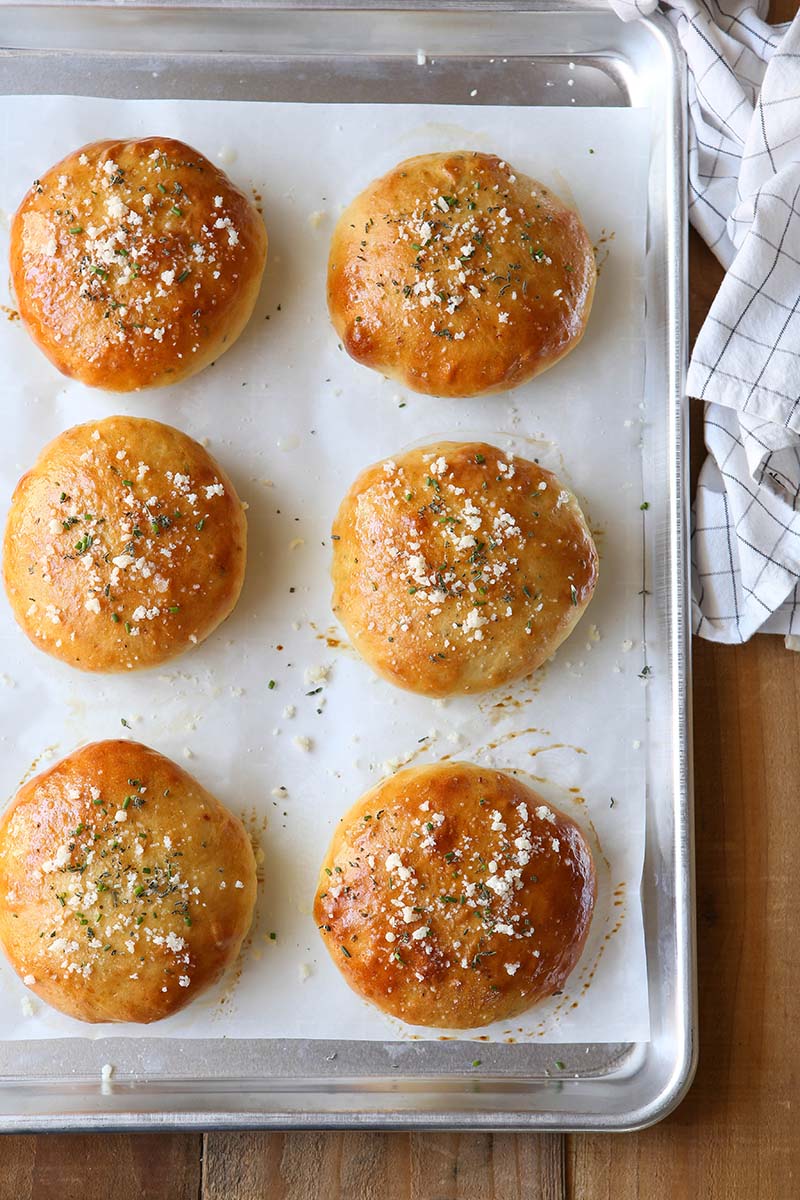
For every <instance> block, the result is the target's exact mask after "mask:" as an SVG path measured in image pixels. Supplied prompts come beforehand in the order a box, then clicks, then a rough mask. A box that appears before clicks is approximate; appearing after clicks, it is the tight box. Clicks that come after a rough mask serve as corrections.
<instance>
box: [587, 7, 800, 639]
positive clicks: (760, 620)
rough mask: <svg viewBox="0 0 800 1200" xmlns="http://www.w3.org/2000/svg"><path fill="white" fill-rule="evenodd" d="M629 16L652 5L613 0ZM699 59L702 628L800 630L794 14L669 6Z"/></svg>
mask: <svg viewBox="0 0 800 1200" xmlns="http://www.w3.org/2000/svg"><path fill="white" fill-rule="evenodd" d="M611 4H612V6H613V8H614V9H615V10H616V11H617V13H619V15H620V16H621V17H623V18H624V19H625V20H630V19H632V18H634V17H637V16H644V15H646V14H648V13H650V12H652V11H653V10H654V9H655V7H656V0H611ZM662 8H664V10H665V11H666V12H667V13H668V14H669V17H670V19H671V20H672V21H673V23H674V24H675V27H676V29H677V31H678V35H679V37H680V40H681V43H682V45H683V48H684V50H685V52H686V57H687V60H688V64H689V108H690V122H689V193H690V198H689V215H690V219H691V221H692V224H693V225H694V226H695V228H696V229H697V230H698V231H699V233H700V234H701V235H702V237H703V238H704V239H705V241H706V242H707V243H708V245H709V246H710V247H711V249H712V250H713V251H714V253H715V254H716V256H717V258H718V259H719V260H720V262H721V263H722V264H723V266H725V267H726V269H727V274H726V276H725V279H724V281H723V283H722V286H721V288H720V290H719V293H718V294H717V297H716V299H715V300H714V303H713V304H712V306H711V311H710V313H709V315H708V317H707V319H706V322H705V324H704V325H703V328H702V329H701V330H700V334H699V336H698V338H697V342H696V344H695V347H694V352H693V354H692V359H691V363H690V365H689V375H688V383H687V386H688V392H689V395H690V396H696V397H699V399H701V400H704V401H705V402H706V407H705V440H706V447H707V449H708V452H709V453H708V458H707V459H706V462H705V464H704V466H703V469H702V472H701V474H700V480H699V483H698V488H697V496H696V499H695V512H694V518H695V520H694V533H693V542H692V560H693V561H692V566H693V578H692V592H693V606H694V626H695V631H696V632H697V633H699V634H700V635H701V636H702V637H706V638H710V639H711V640H712V641H717V642H741V641H745V640H746V639H747V638H749V637H750V636H751V635H752V634H754V633H755V632H756V630H759V629H761V630H764V631H767V632H774V633H784V634H787V635H791V636H789V637H787V644H789V645H794V646H795V647H796V646H797V645H798V644H800V643H798V642H795V637H797V635H800V16H798V17H796V18H795V20H794V21H793V22H792V24H791V25H776V26H770V25H767V24H766V23H765V20H764V18H765V16H766V12H767V8H768V2H767V0H752V2H751V3H747V2H746V0H727V4H726V5H725V7H723V6H722V5H721V4H718V3H716V0H675V2H673V3H670V4H666V3H665V4H663V5H662Z"/></svg>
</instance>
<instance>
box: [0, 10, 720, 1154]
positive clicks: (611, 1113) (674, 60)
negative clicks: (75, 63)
mask: <svg viewBox="0 0 800 1200" xmlns="http://www.w3.org/2000/svg"><path fill="white" fill-rule="evenodd" d="M45 6H46V7H49V8H63V9H64V10H67V11H69V10H70V9H72V10H73V12H77V11H78V9H79V7H80V8H83V11H84V13H85V12H86V11H87V8H88V6H86V7H85V6H83V5H80V4H79V0H78V3H76V0H61V3H59V4H55V5H42V4H38V3H34V4H29V6H28V7H29V8H31V9H35V8H37V7H38V8H41V7H45ZM0 7H6V8H17V9H19V10H22V8H23V7H25V6H24V5H23V4H20V3H14V2H13V0H12V3H11V4H5V5H0ZM98 7H100V6H99V5H98ZM115 7H116V8H117V11H118V12H119V11H121V10H120V9H119V8H118V7H117V6H115ZM136 7H147V8H152V7H155V4H154V0H144V2H143V3H142V4H140V5H127V6H126V9H125V10H124V11H125V12H126V13H127V14H129V15H130V14H131V13H132V10H133V9H135V8H136ZM192 7H194V6H192ZM214 7H220V8H230V9H232V10H233V11H234V12H235V11H236V10H237V9H239V10H245V11H247V10H249V11H250V12H252V11H254V10H255V9H257V8H262V9H269V8H274V9H280V10H283V11H290V10H291V8H292V7H296V8H298V9H299V8H305V9H308V8H313V7H320V8H325V9H327V10H328V11H329V12H342V13H345V12H352V11H353V10H356V11H357V10H358V9H359V8H363V4H358V3H348V2H347V0H345V2H344V3H342V0H336V2H335V3H327V4H322V5H319V6H315V5H313V4H312V5H296V6H295V5H292V4H291V3H282V2H281V0H278V2H277V3H275V0H273V4H272V5H269V4H264V5H259V4H252V5H243V4H236V3H234V4H232V5H228V4H226V3H225V0H222V3H221V4H217V5H213V4H212V3H209V2H207V0H201V3H200V4H199V5H198V6H197V8H198V11H199V13H200V15H202V13H203V12H206V13H207V12H208V11H210V10H212V9H213V8H214ZM391 7H392V6H381V11H383V12H387V11H389V10H391ZM423 8H424V10H426V11H428V12H431V11H435V10H436V9H447V10H449V11H461V12H467V11H468V12H469V14H470V15H471V16H472V17H473V18H475V17H476V16H479V15H480V14H484V15H487V14H488V13H489V12H492V13H494V14H498V15H499V14H500V13H511V14H519V13H522V14H525V15H533V14H536V17H537V18H538V19H540V20H542V21H546V20H547V18H548V16H550V15H552V14H553V13H565V12H567V11H569V12H570V13H571V14H572V15H573V16H580V14H581V12H584V13H585V14H586V15H587V16H588V15H589V14H590V13H593V12H594V13H596V12H597V11H598V10H602V9H604V8H605V5H604V2H603V0H601V2H600V3H596V2H594V3H593V0H583V3H582V4H581V5H580V8H579V7H578V6H576V5H573V4H567V3H565V2H563V0H555V2H553V0H551V2H550V3H544V4H537V3H536V2H535V0H533V2H532V0H528V2H527V3H514V2H513V0H512V2H506V3H499V4H486V3H481V2H479V3H476V4H470V5H469V6H467V5H466V4H464V3H458V2H453V0H444V3H438V4H435V3H431V4H425V5H423V4H420V3H418V2H417V0H410V3H407V4H406V5H405V6H404V12H405V13H406V14H407V15H408V14H413V13H414V11H415V10H416V11H421V10H422V9H423ZM372 11H373V12H374V11H375V10H372ZM229 15H231V16H233V12H231V13H230V14H229ZM646 25H647V27H648V29H649V31H650V34H651V36H652V38H653V39H654V41H655V42H656V43H657V45H658V51H659V53H660V54H661V55H662V56H663V58H664V59H665V61H666V63H667V68H668V71H669V76H670V82H671V93H670V103H669V105H666V106H665V115H666V119H667V124H668V134H669V137H668V145H667V147H666V148H665V153H666V155H667V163H666V165H667V181H668V199H667V204H666V217H665V226H664V228H663V230H662V231H660V232H661V234H662V236H663V238H664V240H665V245H666V255H665V261H666V263H667V279H666V292H667V304H666V318H667V339H668V345H667V353H666V356H665V364H666V367H667V371H668V388H667V394H668V397H669V400H670V405H671V412H670V414H669V417H670V438H669V445H668V447H667V450H668V465H669V479H668V481H667V482H668V487H669V492H670V496H669V499H670V511H671V521H670V528H669V560H670V565H671V571H670V579H669V588H670V592H671V604H670V611H671V627H670V648H669V649H670V669H671V695H672V706H673V711H672V720H673V730H674V738H673V744H672V759H673V761H672V768H673V778H674V780H675V788H674V793H673V812H672V819H673V824H672V836H671V845H670V853H671V856H672V862H671V866H672V869H673V872H674V880H675V896H674V904H675V913H674V919H675V933H674V947H673V955H674V961H673V962H671V964H670V965H671V966H673V967H674V977H673V979H672V980H671V981H670V984H671V991H672V995H673V1002H672V1003H673V1007H674V1010H675V1014H674V1015H675V1020H674V1027H673V1028H672V1029H671V1033H672V1040H671V1043H670V1045H671V1053H669V1054H668V1055H667V1056H665V1057H666V1061H665V1064H664V1066H665V1070H664V1071H663V1073H662V1078H661V1080H660V1082H659V1086H657V1087H655V1088H653V1089H652V1094H650V1095H648V1096H647V1097H646V1099H645V1100H643V1101H642V1100H639V1103H638V1104H636V1105H635V1106H633V1105H632V1106H630V1107H627V1108H626V1107H625V1105H624V1103H623V1104H619V1101H620V1099H623V1100H624V1092H623V1095H622V1096H620V1095H617V1096H616V1097H615V1103H614V1104H613V1105H611V1104H609V1103H605V1104H603V1102H602V1101H603V1097H602V1096H601V1095H598V1096H597V1097H596V1099H597V1101H598V1103H597V1105H596V1107H587V1106H586V1105H585V1104H584V1105H580V1104H578V1105H576V1106H575V1107H570V1105H569V1104H565V1105H563V1106H559V1108H558V1109H555V1108H545V1107H542V1108H541V1109H537V1110H530V1109H526V1108H522V1107H520V1108H515V1107H514V1106H513V1104H509V1103H508V1101H509V1097H510V1095H511V1094H513V1095H518V1096H520V1097H521V1096H522V1095H525V1094H527V1095H528V1096H529V1097H530V1096H531V1095H532V1094H534V1095H535V1094H536V1093H537V1092H540V1093H541V1098H542V1100H543V1101H545V1102H546V1098H547V1095H548V1092H549V1091H550V1092H551V1093H552V1088H553V1087H554V1086H555V1087H557V1088H558V1091H559V1094H561V1095H562V1096H563V1095H564V1094H565V1093H566V1096H569V1094H570V1093H573V1095H575V1097H576V1099H577V1098H578V1097H579V1096H582V1097H583V1099H584V1101H585V1099H586V1094H587V1089H588V1094H590V1095H591V1090H592V1089H599V1087H600V1085H601V1084H602V1083H603V1081H604V1077H603V1076H602V1075H598V1076H596V1077H594V1078H593V1077H591V1076H583V1077H580V1078H576V1079H570V1078H561V1079H553V1078H547V1077H544V1076H542V1077H535V1078H529V1079H525V1078H523V1077H517V1078H516V1079H512V1078H511V1077H507V1076H498V1077H497V1078H496V1080H492V1079H491V1078H490V1077H487V1076H482V1077H481V1078H480V1080H476V1079H475V1077H474V1076H470V1075H466V1074H465V1075H464V1076H456V1075H450V1076H448V1077H447V1078H446V1079H441V1080H437V1078H436V1077H435V1076H423V1077H418V1078H417V1079H416V1080H414V1079H412V1078H411V1077H410V1076H407V1075H406V1076H403V1075H399V1074H398V1076H395V1077H394V1078H392V1077H386V1078H385V1079H384V1080H379V1079H377V1078H375V1077H373V1078H372V1079H371V1080H370V1085H371V1086H370V1088H369V1090H368V1091H367V1090H365V1089H364V1087H363V1085H364V1082H365V1078H364V1077H350V1078H347V1077H340V1078H338V1079H334V1078H328V1079H324V1078H320V1077H314V1078H309V1079H307V1080H301V1079H298V1078H285V1079H281V1078H273V1079H272V1080H267V1079H264V1080H263V1081H260V1082H261V1083H262V1084H263V1086H259V1081H257V1080H255V1079H253V1078H252V1077H251V1078H245V1077H242V1078H239V1079H233V1078H230V1077H228V1078H226V1079H225V1080H224V1086H219V1085H220V1084H222V1082H223V1080H222V1079H221V1078H220V1077H217V1079H216V1080H215V1079H212V1078H209V1079H206V1080H202V1079H197V1078H189V1077H183V1078H181V1077H180V1076H178V1075H172V1076H171V1077H166V1076H161V1077H160V1078H158V1080H153V1081H152V1082H153V1083H154V1084H155V1086H154V1087H153V1089H152V1090H150V1091H148V1092H147V1093H146V1094H145V1092H144V1091H143V1090H142V1086H141V1084H142V1083H144V1085H145V1087H146V1086H147V1084H148V1080H147V1079H146V1078H145V1079H144V1080H143V1081H142V1080H131V1081H129V1080H128V1079H120V1080H119V1081H118V1082H115V1083H114V1085H113V1086H108V1085H106V1087H102V1086H101V1083H100V1080H99V1077H98V1075H94V1076H93V1077H87V1076H85V1075H80V1074H77V1073H73V1075H72V1078H71V1079H69V1078H67V1079H65V1078H63V1077H62V1079H60V1080H59V1081H58V1082H59V1086H58V1087H57V1086H55V1085H54V1084H53V1083H52V1082H51V1081H48V1080H47V1079H45V1078H44V1077H42V1076H41V1075H40V1076H39V1077H38V1078H33V1077H31V1076H25V1075H24V1074H23V1073H19V1074H17V1073H16V1072H15V1074H14V1075H13V1076H10V1075H7V1076H6V1077H5V1078H4V1079H0V1084H2V1093H3V1095H4V1099H3V1101H2V1103H0V1131H3V1132H25V1131H29V1132H36V1131H58V1130H62V1131H66V1130H77V1129H80V1131H81V1132H86V1131H89V1130H102V1131H111V1130H119V1131H142V1130H145V1129H154V1128H163V1129H212V1128H213V1129H253V1128H262V1129H308V1130H311V1129H356V1128H361V1129H364V1128H374V1129H386V1130H402V1129H413V1128H430V1129H442V1130H445V1129H447V1130H459V1129H487V1130H531V1129H549V1130H561V1131H566V1130H581V1129H586V1130H591V1129H601V1130H609V1131H611V1130H632V1129H641V1128H645V1127H647V1126H648V1125H652V1124H654V1123H655V1122H657V1121H659V1120H661V1119H662V1118H663V1117H665V1116H666V1115H667V1114H668V1113H669V1112H671V1111H672V1110H673V1109H674V1108H675V1107H676V1106H677V1105H678V1104H679V1103H680V1101H681V1100H682V1098H683V1096H684V1095H685V1094H686V1091H687V1090H688V1088H689V1087H690V1085H691V1082H692V1079H693V1077H694V1071H695V1068H696V1062H697V1028H696V1008H697V1004H696V978H695V959H696V950H695V929H694V858H693V807H692V779H691V761H692V760H691V720H690V718H691V700H690V681H691V662H690V654H691V642H690V628H689V615H690V608H689V546H688V540H689V522H688V519H687V518H688V513H689V499H688V421H687V411H686V410H687V401H686V398H685V395H684V375H685V354H686V314H685V308H686V303H685V300H686V280H687V267H686V184H685V178H686V171H685V157H686V146H685V120H684V113H685V78H684V75H685V72H684V66H683V61H682V57H681V53H680V50H679V46H678V42H677V38H676V36H675V33H674V31H673V29H672V26H671V25H670V24H669V22H668V21H667V20H666V19H665V18H663V17H661V16H659V15H655V16H654V17H652V18H649V19H648V20H647V22H646ZM612 28H613V26H612ZM620 28H621V27H620ZM610 48H611V49H613V47H610ZM466 49H467V50H469V49H473V47H467V48H466ZM607 49H608V48H607ZM563 53H564V54H565V55H567V54H568V53H569V49H568V48H565V49H564V51H563ZM576 57H577V52H576ZM649 233H650V235H652V229H651V230H649ZM652 986H654V984H653V982H652V981H651V987H652ZM80 1044H81V1045H84V1043H80ZM98 1044H102V1043H98ZM241 1045H242V1046H245V1045H246V1043H242V1044H241ZM653 1045H654V1043H653V1042H651V1043H647V1044H645V1045H644V1046H643V1047H642V1048H641V1049H642V1053H641V1054H640V1055H639V1068H640V1069H641V1066H642V1064H643V1063H644V1062H645V1060H646V1058H647V1055H648V1049H651V1048H652V1047H653ZM232 1048H233V1047H232V1046H231V1049H232ZM631 1078H633V1076H631ZM404 1084H406V1085H409V1084H410V1085H411V1089H410V1091H409V1090H407V1089H406V1088H404V1087H403V1085H404ZM424 1084H427V1085H428V1086H427V1088H425V1087H424ZM382 1085H383V1086H382ZM415 1085H416V1086H415ZM420 1085H423V1086H420ZM437 1085H439V1090H438V1091H437V1090H436V1089H437ZM442 1085H444V1088H443V1089H442ZM493 1085H494V1086H493ZM203 1086H206V1087H207V1088H208V1090H207V1091H205V1092H204V1091H203V1090H202V1089H203ZM615 1086H616V1087H617V1088H623V1089H624V1087H625V1084H624V1082H620V1081H619V1080H618V1081H617V1082H616V1085H615ZM315 1094H316V1096H317V1097H320V1096H321V1095H322V1096H325V1098H326V1099H327V1102H328V1104H331V1103H335V1102H336V1101H335V1098H337V1097H338V1098H340V1099H341V1100H345V1099H346V1098H347V1097H351V1098H353V1099H356V1100H359V1099H360V1100H361V1101H362V1102H363V1101H365V1100H368V1099H369V1100H372V1101H373V1102H374V1101H378V1100H379V1099H382V1100H383V1103H384V1106H383V1107H378V1106H377V1105H373V1106H372V1107H367V1105H366V1104H363V1103H362V1107H361V1108H360V1109H359V1108H357V1107H346V1106H342V1107H339V1108H332V1107H322V1106H319V1105H318V1104H315V1102H314V1097H315ZM448 1094H449V1096H450V1097H454V1096H456V1095H457V1096H458V1098H459V1101H460V1104H459V1106H458V1107H455V1106H451V1107H449V1106H448V1103H447V1099H448ZM78 1095H80V1096H81V1098H82V1099H83V1100H84V1102H85V1103H84V1104H83V1105H75V1104H74V1103H73V1104H70V1098H73V1099H74V1098H75V1097H76V1096H78ZM233 1095H237V1096H238V1103H232V1102H231V1101H230V1100H228V1102H227V1103H226V1102H225V1099H224V1098H225V1097H229V1096H233ZM259 1095H260V1096H261V1097H263V1098H264V1100H265V1103H264V1105H263V1106H259V1104H258V1100H257V1096H259ZM501 1096H503V1097H504V1101H505V1102H504V1103H503V1104H502V1105H501V1106H498V1101H499V1098H500V1097H501ZM129 1097H130V1098H133V1097H136V1101H137V1103H135V1104H130V1103H126V1099H127V1098H129ZM217 1097H218V1098H219V1100H218V1102H217V1103H215V1101H217ZM290 1097H291V1098H292V1100H291V1101H290ZM393 1097H394V1098H395V1100H399V1099H400V1098H401V1097H405V1098H406V1100H407V1101H408V1100H409V1099H410V1100H411V1103H408V1105H407V1106H402V1105H398V1104H395V1105H394V1106H392V1098H393ZM608 1099H609V1097H607V1096H606V1097H605V1100H606V1101H608ZM59 1100H60V1101H61V1104H60V1105H57V1102H58V1101H59ZM270 1100H271V1101H272V1103H270ZM415 1100H418V1101H421V1102H422V1104H421V1103H414V1101H415ZM493 1100H494V1103H493ZM159 1101H160V1102H161V1103H159ZM248 1101H249V1103H248ZM306 1101H308V1102H309V1103H306ZM9 1102H10V1103H9ZM86 1102H88V1104H87V1103H86ZM94 1103H99V1104H102V1108H100V1107H98V1108H93V1107H89V1106H88V1105H91V1104H94ZM167 1104H169V1107H166V1105H167ZM423 1104H424V1107H423ZM434 1105H435V1107H434ZM7 1106H8V1107H7ZM13 1108H17V1111H16V1112H14V1111H13ZM4 1110H5V1111H4Z"/></svg>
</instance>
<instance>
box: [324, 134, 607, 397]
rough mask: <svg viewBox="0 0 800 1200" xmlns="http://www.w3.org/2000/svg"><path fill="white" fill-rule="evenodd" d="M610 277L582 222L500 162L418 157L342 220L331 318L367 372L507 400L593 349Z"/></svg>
mask: <svg viewBox="0 0 800 1200" xmlns="http://www.w3.org/2000/svg"><path fill="white" fill-rule="evenodd" d="M596 278H597V269H596V266H595V259H594V252H593V250H592V243H591V241H590V240H589V235H588V234H587V232H586V230H585V229H584V227H583V224H582V223H581V219H580V217H579V216H578V214H577V213H576V212H575V211H574V209H572V208H568V207H567V206H566V205H565V204H564V203H562V201H561V200H559V199H558V197H557V196H555V195H554V194H553V193H552V192H551V191H549V190H548V189H547V188H545V187H544V186H543V185H542V184H541V183H537V182H536V180H535V179H530V178H528V176H526V175H519V174H515V173H514V171H512V169H511V167H509V165H508V164H507V163H505V162H501V160H500V159H499V158H497V156H496V155H494V154H479V153H477V151H474V150H461V151H458V152H454V153H450V154H420V155H419V156H418V157H417V158H409V159H407V160H406V162H402V163H400V164H399V166H397V167H395V168H394V170H392V171H389V173H388V174H387V175H384V176H383V178H382V179H376V180H375V182H374V183H371V184H370V185H369V187H368V188H366V189H365V190H364V191H363V192H362V193H361V195H360V196H357V197H356V199H355V200H354V201H353V202H352V204H351V205H350V206H349V207H348V208H347V209H346V210H345V211H344V212H343V213H342V216H341V217H340V219H339V222H338V224H337V226H336V229H335V230H334V234H333V241H332V243H331V252H330V260H329V263H328V307H329V309H330V314H331V320H332V321H333V324H334V326H335V328H336V331H337V333H338V334H339V336H340V338H341V339H342V342H343V343H344V346H345V349H346V350H347V352H348V354H350V355H351V356H352V357H353V358H354V359H355V360H356V361H357V362H360V363H363V364H364V365H365V366H367V367H374V368H375V370H376V371H380V372H381V374H383V375H387V376H389V377H390V378H392V379H396V380H398V381H399V382H400V383H401V384H404V385H405V386H406V387H408V388H412V389H413V390H414V391H416V392H426V393H428V394H429V395H433V396H478V395H481V394H483V393H485V392H498V391H505V390H506V389H508V388H512V387H516V386H517V384H520V383H524V382H525V380H527V379H531V378H532V377H533V376H534V375H538V374H539V372H540V371H545V370H546V369H547V368H548V367H551V366H552V365H553V363H556V362H558V360H559V359H560V358H563V357H564V355H565V354H567V353H569V351H570V350H571V349H572V348H573V347H574V346H576V345H577V343H578V342H579V341H580V339H581V338H582V337H583V332H584V329H585V328H586V322H587V321H588V319H589V310H590V309H591V307H592V296H593V295H594V285H595V280H596Z"/></svg>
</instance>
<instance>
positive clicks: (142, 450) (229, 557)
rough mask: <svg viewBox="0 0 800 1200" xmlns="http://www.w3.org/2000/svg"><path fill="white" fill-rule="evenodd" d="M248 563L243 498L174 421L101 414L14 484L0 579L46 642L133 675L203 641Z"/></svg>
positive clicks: (97, 666) (70, 657) (68, 658)
mask: <svg viewBox="0 0 800 1200" xmlns="http://www.w3.org/2000/svg"><path fill="white" fill-rule="evenodd" d="M245 557H246V524H245V517H244V512H243V511H242V505H241V502H240V500H239V498H238V496H237V495H236V492H235V490H234V487H233V484H232V483H231V481H230V479H229V478H228V476H227V475H226V474H225V472H224V471H223V470H222V468H221V467H220V466H219V464H218V463H216V462H215V461H214V459H213V458H212V457H211V455H210V454H209V453H208V451H206V450H204V449H203V447H202V446H200V445H199V444H198V443H197V442H195V441H193V440H192V439H191V438H190V437H187V436H186V434H185V433H181V432H179V430H177V429H172V428H171V427H170V426H169V425H161V424H159V423H158V422H157V421H148V420H142V419H140V418H137V417H108V418H107V419H106V420H104V421H90V422H89V423H88V424H86V425H76V426H75V427H74V428H72V429H68V430H66V432H64V433H62V434H59V436H58V437H57V438H56V439H55V440H54V441H52V442H51V443H50V444H49V445H48V446H46V447H45V449H44V450H43V451H42V453H41V454H40V456H39V458H38V460H37V462H36V464H35V465H34V466H33V468H32V469H31V470H30V471H28V472H27V473H26V474H25V475H23V477H22V479H21V480H20V481H19V483H18V484H17V486H16V489H15V491H14V495H13V497H12V499H11V509H10V511H9V514H8V521H7V524H6V531H5V540H4V545H3V577H4V580H5V586H6V592H7V594H8V598H9V601H10V602H11V607H12V609H13V611H14V616H15V617H16V619H17V621H18V622H19V624H20V625H21V627H22V629H23V630H24V631H25V633H27V635H28V637H29V638H30V639H31V641H32V642H34V643H35V645H37V646H38V647H39V648H40V649H41V650H46V651H47V653H48V654H52V655H53V657H54V658H60V659H62V661H64V662H67V663H69V664H70V665H71V666H73V667H80V668H81V669H82V670H84V671H131V670H135V669H137V668H141V667H152V666H155V665H156V664H158V663H163V662H166V661H167V660H168V659H170V658H174V657H175V655H176V654H180V653H182V651H184V650H186V649H188V648H189V647H190V646H192V645H196V644H197V643H198V642H201V641H202V640H203V639H204V638H206V637H208V635H209V634H210V633H211V631H212V630H213V629H215V628H216V627H217V625H219V623H220V622H221V621H224V620H225V618H226V617H227V616H228V614H229V613H230V612H231V610H232V609H233V606H234V605H235V603H236V600H237V599H238V596H239V592H240V591H241V587H242V582H243V580H244V568H245Z"/></svg>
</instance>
